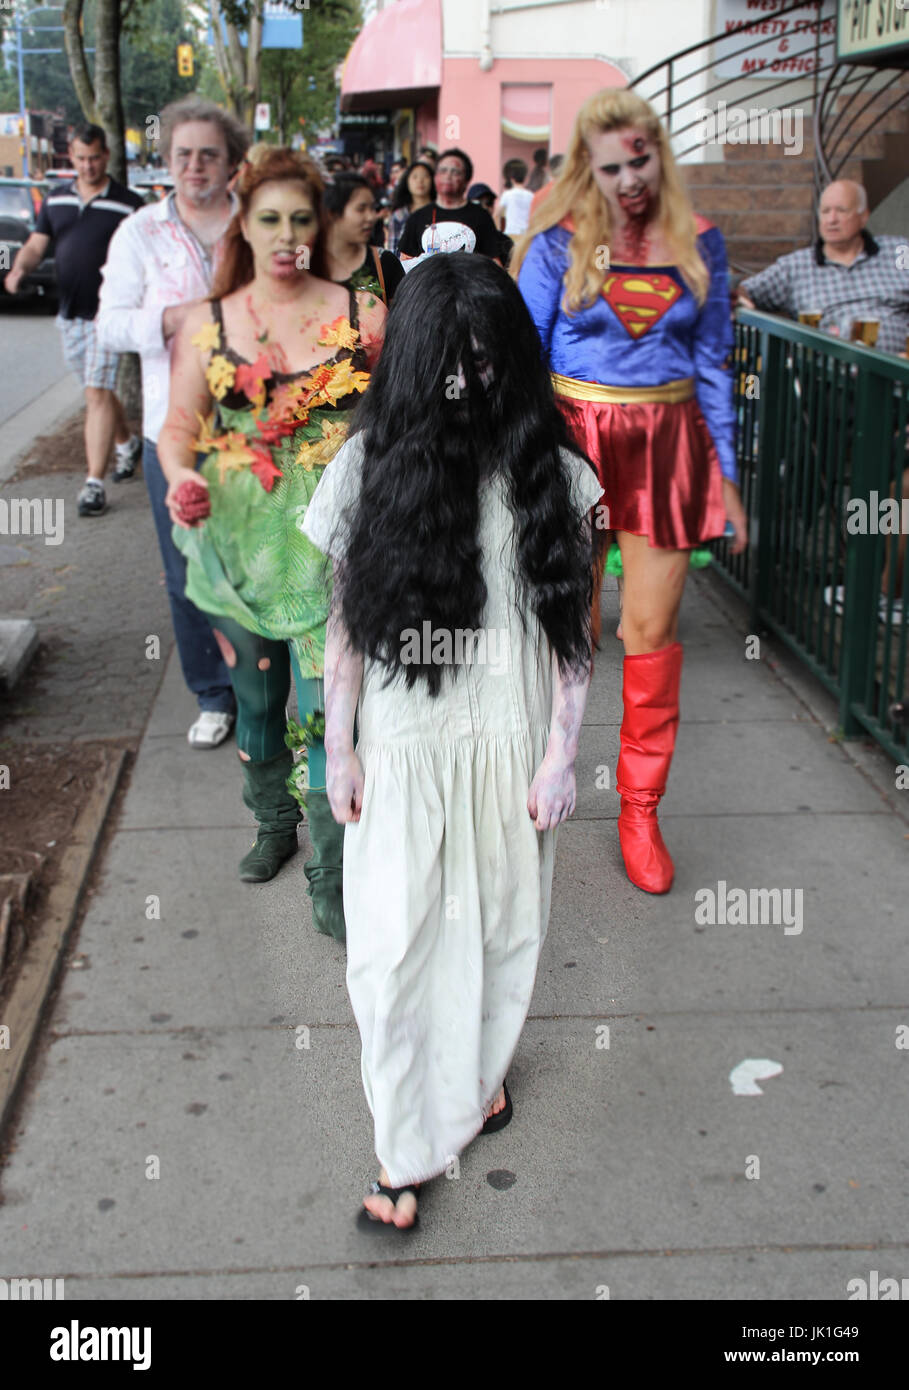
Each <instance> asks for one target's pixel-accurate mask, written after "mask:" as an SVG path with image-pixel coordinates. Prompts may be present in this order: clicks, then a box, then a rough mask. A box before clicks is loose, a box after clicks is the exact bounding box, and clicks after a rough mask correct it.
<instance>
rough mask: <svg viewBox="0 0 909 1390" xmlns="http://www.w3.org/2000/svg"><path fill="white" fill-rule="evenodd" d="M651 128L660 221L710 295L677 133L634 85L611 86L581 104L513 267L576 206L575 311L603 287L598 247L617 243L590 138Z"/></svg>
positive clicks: (700, 293)
mask: <svg viewBox="0 0 909 1390" xmlns="http://www.w3.org/2000/svg"><path fill="white" fill-rule="evenodd" d="M629 126H636V127H638V128H639V129H641V130H643V131H644V132H645V133H646V134H647V136H648V137H649V138H650V139H651V140H652V141H653V142H654V144H655V145H656V146H657V147H658V149H659V152H660V160H661V164H662V180H661V185H660V204H659V213H658V220H657V225H658V227H659V230H660V232H661V233H662V235H663V238H664V239H665V241H666V243H667V244H668V245H669V246H671V247H672V249H673V252H674V255H675V262H676V264H677V265H678V267H679V270H680V272H681V274H682V278H683V279H684V281H685V283H686V284H687V285H688V287H689V289H690V290H691V292H692V294H693V295H694V296H695V299H696V300H697V302H698V303H699V304H703V302H704V300H705V299H706V297H707V286H708V283H709V278H710V277H709V274H708V271H707V267H706V266H705V265H704V262H703V260H702V259H701V256H700V253H699V252H698V247H697V224H696V222H695V215H694V209H693V208H692V206H691V202H690V200H689V197H688V194H687V192H686V190H685V187H684V184H683V183H682V177H681V175H680V173H679V169H678V165H677V164H676V162H675V157H674V155H673V153H672V147H671V145H670V143H669V136H668V135H667V134H666V131H665V130H664V129H663V124H662V122H661V121H660V118H659V116H658V115H657V114H656V112H655V111H654V109H653V107H652V106H651V105H650V103H649V102H647V101H645V100H644V98H643V97H640V96H638V94H637V92H632V91H629V90H628V88H625V87H618V88H607V89H606V90H604V91H602V92H596V93H595V94H594V95H593V96H592V97H590V98H589V99H588V100H587V101H586V102H585V103H584V105H583V106H582V107H581V109H580V111H579V112H578V116H577V119H576V121H575V123H574V130H573V131H572V133H571V140H570V142H569V145H568V150H567V153H566V155H565V162H564V164H563V165H562V167H561V169H560V170H559V175H558V178H557V179H556V180H555V183H554V184H553V185H552V187H551V188H550V190H549V192H548V193H547V195H546V197H545V198H544V199H543V201H542V203H541V204H540V206H539V207H538V209H537V211H536V212H535V213H534V215H533V217H532V218H531V221H530V225H529V226H528V228H527V231H526V232H525V234H524V235H523V236H522V237H521V238H520V239H519V240H518V241H517V243H516V245H515V249H514V252H513V254H512V259H511V265H510V266H509V269H510V271H511V274H512V275H514V276H515V278H517V275H518V271H519V270H520V268H521V263H522V262H523V260H524V257H525V256H526V254H527V251H528V249H529V247H530V243H531V241H532V240H533V238H534V237H535V236H538V235H539V233H540V232H545V231H547V230H548V228H550V227H555V226H556V225H557V224H558V223H559V222H561V221H562V220H563V218H565V217H566V216H568V215H569V214H570V215H571V217H572V219H573V222H574V235H573V236H572V238H571V240H570V242H569V243H568V270H567V271H566V274H565V297H564V299H563V301H562V308H563V309H564V310H565V312H566V313H568V314H573V313H576V312H577V311H578V309H581V308H586V307H588V306H589V305H590V304H593V303H594V301H595V300H596V298H597V295H598V294H599V293H600V290H601V289H602V287H603V269H602V267H600V266H598V265H597V252H598V249H599V248H600V247H602V246H609V244H610V241H611V238H612V216H611V213H610V209H609V204H608V203H607V201H606V199H605V198H604V197H603V195H602V193H601V192H600V190H599V188H598V187H597V185H596V183H595V182H594V178H593V167H592V165H591V161H590V154H589V150H588V145H587V141H588V140H589V139H590V137H591V136H593V135H597V134H600V133H602V132H606V131H613V130H627V129H628V127H629Z"/></svg>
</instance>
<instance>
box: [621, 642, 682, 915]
mask: <svg viewBox="0 0 909 1390" xmlns="http://www.w3.org/2000/svg"><path fill="white" fill-rule="evenodd" d="M681 676H682V644H681V643H680V642H673V644H672V646H670V647H663V648H661V650H660V651H658V652H644V653H643V654H642V655H640V656H626V657H625V664H624V669H623V699H624V705H625V710H624V716H623V718H622V734H621V752H620V753H619V765H618V767H617V768H616V776H615V786H616V791H617V792H618V793H619V795H620V796H621V798H622V809H621V812H620V814H619V843H620V844H621V846H622V858H623V859H624V861H625V870H626V872H627V874H628V877H629V878H630V879H631V881H632V883H634V884H636V885H637V887H638V888H643V889H644V890H645V891H646V892H647V893H668V892H669V889H670V888H671V887H672V878H673V873H674V869H673V865H672V860H671V859H670V857H669V851H668V850H667V848H666V846H665V845H664V843H663V837H662V835H661V834H660V827H659V823H658V821H657V806H658V805H659V802H660V797H661V796H662V795H663V793H664V791H665V790H666V778H667V777H668V775H669V764H670V763H671V762H672V754H673V750H674V749H675V736H676V732H677V730H678V727H679V683H680V681H681Z"/></svg>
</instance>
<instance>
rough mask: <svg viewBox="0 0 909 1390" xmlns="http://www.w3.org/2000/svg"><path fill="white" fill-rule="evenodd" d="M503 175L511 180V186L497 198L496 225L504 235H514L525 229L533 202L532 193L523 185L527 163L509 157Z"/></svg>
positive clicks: (518, 234)
mask: <svg viewBox="0 0 909 1390" xmlns="http://www.w3.org/2000/svg"><path fill="white" fill-rule="evenodd" d="M505 177H506V179H510V180H511V187H510V188H506V190H505V192H504V193H503V194H502V196H501V198H500V199H499V206H498V210H497V213H496V225H497V226H498V228H499V231H502V232H504V233H505V235H506V236H510V237H516V236H520V235H521V233H522V232H526V231H527V224H528V222H529V221H530V204H531V203H532V202H533V194H532V193H531V192H530V191H529V190H528V189H526V188H525V187H524V180H525V179H526V178H527V165H526V164H525V163H524V161H523V159H510V160H509V161H508V163H507V164H506V165H505Z"/></svg>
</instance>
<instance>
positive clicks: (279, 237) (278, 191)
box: [240, 179, 319, 281]
mask: <svg viewBox="0 0 909 1390" xmlns="http://www.w3.org/2000/svg"><path fill="white" fill-rule="evenodd" d="M240 225H241V228H242V231H243V235H244V237H245V238H246V240H247V241H248V242H249V244H250V247H251V248H252V253H253V261H254V263H255V267H256V274H257V275H268V276H270V277H271V278H272V279H275V280H281V281H285V280H293V279H295V278H297V277H298V276H300V275H302V274H304V273H305V260H306V259H308V258H303V257H301V255H300V252H301V250H302V248H303V247H308V248H309V250H310V251H311V250H312V248H313V246H314V245H315V243H316V238H317V236H318V234H319V224H318V220H317V218H316V214H315V210H314V209H313V205H312V199H311V198H310V196H309V194H308V193H307V191H306V186H305V184H303V183H300V182H298V181H297V180H296V179H274V180H272V181H270V182H268V183H263V184H260V185H259V187H258V188H257V189H256V191H255V193H254V194H253V196H252V199H251V201H250V205H249V215H248V216H247V217H244V218H243V219H242V220H241V223H240ZM298 261H303V262H304V264H303V265H298Z"/></svg>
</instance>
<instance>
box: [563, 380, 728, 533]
mask: <svg viewBox="0 0 909 1390" xmlns="http://www.w3.org/2000/svg"><path fill="white" fill-rule="evenodd" d="M556 400H557V402H558V404H559V407H560V409H561V410H562V413H563V414H564V416H565V418H566V420H567V421H568V426H569V429H570V430H571V433H572V435H573V436H574V439H575V441H576V443H577V444H578V446H579V447H580V448H581V449H583V450H584V452H585V454H586V455H587V457H588V458H589V459H590V461H591V463H592V464H593V465H594V467H595V468H596V470H597V473H598V475H599V479H600V482H601V483H602V485H603V491H604V493H605V496H604V497H603V498H601V501H600V504H599V505H602V503H604V502H605V504H606V505H607V506H608V508H609V530H610V531H630V532H631V533H632V535H635V536H647V537H648V539H649V541H650V544H651V545H652V546H656V547H657V549H660V550H691V549H693V548H694V547H695V546H697V545H700V544H701V543H702V542H703V541H708V540H714V539H715V538H716V537H718V536H721V535H722V534H723V531H724V529H725V526H726V508H725V506H724V504H723V475H722V472H721V470H720V461H719V459H718V457H717V452H716V448H715V446H714V443H713V440H712V439H711V437H710V431H709V430H708V429H707V425H706V423H705V421H704V417H703V415H702V414H701V411H700V407H699V406H698V403H697V401H696V400H695V399H693V398H692V399H691V400H690V401H682V402H679V403H677V404H668V403H667V404H663V403H656V402H652V403H651V402H648V403H646V404H644V403H642V404H635V405H612V404H609V403H606V402H600V401H576V400H573V399H571V398H570V397H568V396H561V395H558V394H557V395H556Z"/></svg>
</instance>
